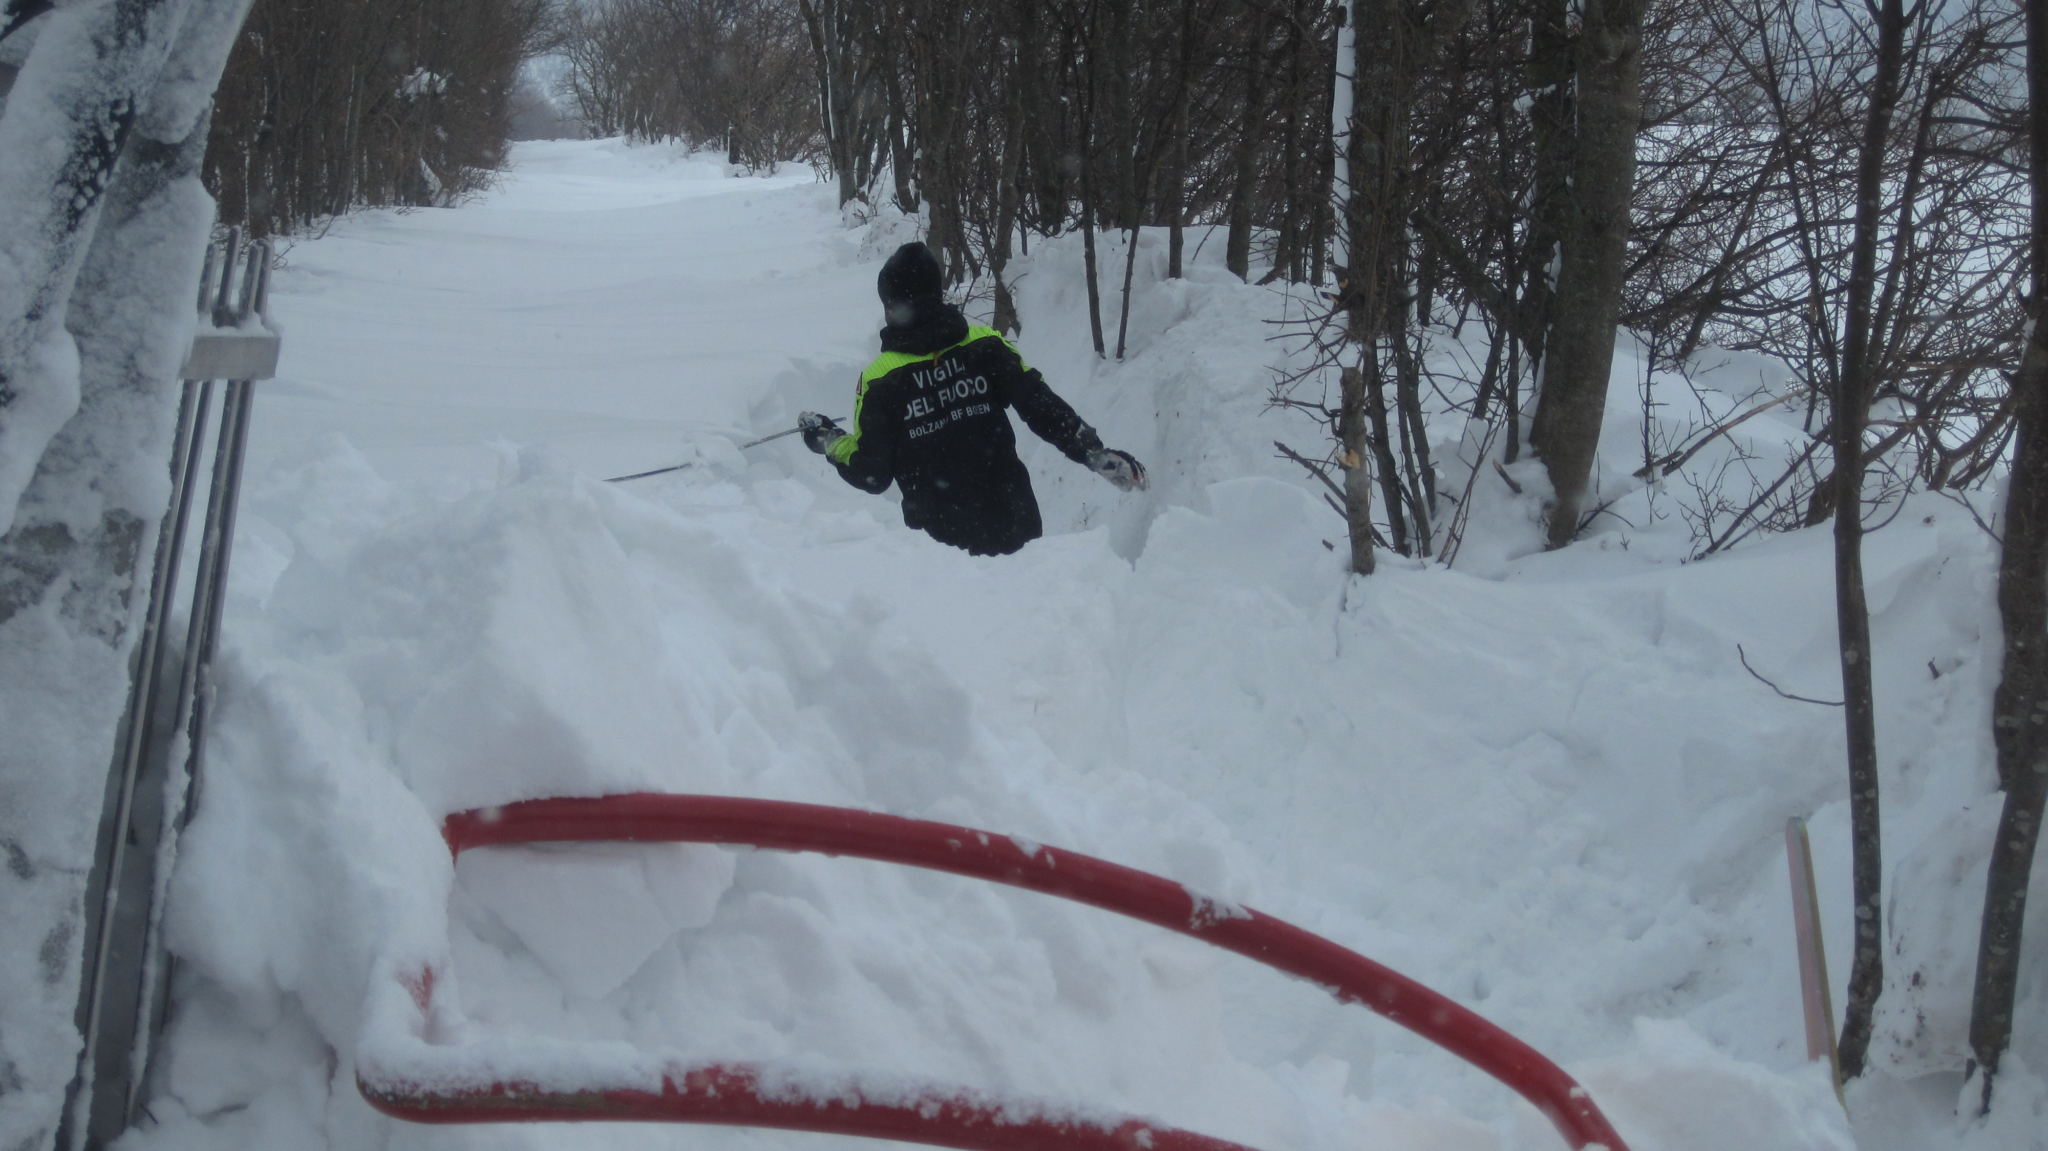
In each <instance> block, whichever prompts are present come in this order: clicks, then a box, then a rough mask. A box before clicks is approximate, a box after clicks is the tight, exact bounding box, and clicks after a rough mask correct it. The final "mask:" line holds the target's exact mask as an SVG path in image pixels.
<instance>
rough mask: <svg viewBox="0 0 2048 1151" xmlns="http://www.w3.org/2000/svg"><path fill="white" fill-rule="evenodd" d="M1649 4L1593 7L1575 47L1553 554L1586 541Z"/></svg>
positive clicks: (1557, 338)
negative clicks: (1583, 523) (1583, 533)
mask: <svg viewBox="0 0 2048 1151" xmlns="http://www.w3.org/2000/svg"><path fill="white" fill-rule="evenodd" d="M1645 3H1646V0H1588V2H1587V3H1586V4H1585V5H1584V6H1583V7H1582V9H1581V10H1580V24H1579V27H1578V29H1577V33H1576V35H1575V36H1574V37H1573V38H1572V40H1571V60H1572V68H1571V73H1572V77H1573V81H1574V85H1575V102H1576V108H1575V124H1576V129H1575V131H1574V132H1573V133H1572V136H1571V139H1570V142H1569V148H1570V157H1571V159H1570V162H1569V164H1568V165H1567V166H1568V168H1569V171H1570V178H1569V181H1568V187H1569V191H1568V193H1566V194H1567V195H1568V197H1569V206H1568V207H1567V208H1564V209H1562V210H1561V211H1560V213H1559V215H1560V217H1561V229H1562V230H1561V231H1560V233H1559V235H1558V251H1559V258H1558V273H1557V284H1556V295H1555V298H1554V299H1553V300H1552V301H1551V308H1552V311H1551V313H1550V315H1549V317H1548V325H1547V332H1546V336H1545V345H1546V347H1545V351H1544V353H1543V359H1542V370H1543V379H1542V386H1541V390H1540V392H1539V394H1538V398H1537V407H1536V417H1535V421H1534V423H1533V424H1532V426H1531V427H1530V431H1529V440H1530V444H1531V446H1533V447H1534V448H1535V449H1536V451H1537V453H1538V454H1539V455H1541V456H1542V457H1543V462H1544V466H1545V467H1546V468H1547V469H1548V471H1549V473H1550V486H1551V491H1552V500H1553V502H1552V505H1551V508H1550V524H1549V534H1548V542H1549V545H1550V546H1551V547H1553V548H1557V547H1563V546H1564V545H1565V544H1567V543H1570V542H1571V540H1572V539H1573V537H1575V536H1577V535H1578V532H1579V526H1580V523H1579V521H1580V516H1581V514H1582V512H1583V509H1584V506H1585V499H1586V486H1587V483H1588V481H1589V480H1590V478H1591V476H1592V472H1593V460H1594V457H1595V455H1596V454H1597V452H1598V450H1599V446H1600V430H1601V427H1602V426H1603V423H1604V420H1605V416H1606V410H1607V377H1608V373H1609V371H1610V370H1611V369H1612V367H1613V363H1614V338H1615V334H1616V323H1617V318H1618V316H1619V313H1620V308H1621V290H1622V277H1623V272H1624V269H1625V268H1626V266H1627V260H1626V255H1627V250H1628V238H1629V197H1630V195H1631V193H1632V192H1633V191H1634V187H1635V158H1636V129H1637V126H1638V124H1639V122H1640V120H1641V115H1642V106H1641V97H1640V88H1641V77H1642V25H1643V8H1644V4H1645Z"/></svg>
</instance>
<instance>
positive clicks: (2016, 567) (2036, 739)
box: [1970, 4, 2048, 1111]
mask: <svg viewBox="0 0 2048 1151" xmlns="http://www.w3.org/2000/svg"><path fill="white" fill-rule="evenodd" d="M2027 56H2028V68H2027V88H2028V92H2027V105H2028V108H2027V117H2028V118H2027V133H2028V137H2029V141H2030V144H2031V154H2030V155H2029V157H2028V175H2029V177H2030V179H2031V181H2032V183H2033V186H2034V206H2033V220H2032V223H2033V231H2034V234H2033V236H2032V238H2031V249H2032V257H2033V258H2032V264H2033V286H2032V291H2031V292H2029V293H2028V299H2027V306H2028V312H2029V323H2028V325H2027V332H2028V338H2027V343H2026V347H2025V349H2024V350H2023V351H2022V353H2021V361H2020V372H2019V378H2018V379H2016V380H2014V381H2013V393H2014V423H2015V425H2016V428H2015V431H2014V434H2013V464H2012V476H2011V479H2010V480H2009V481H2008V486H2007V488H2006V503H2005V540H2004V552H2003V554H2002V555H2001V557H2000V562H1999V567H1998V612H1999V616H2000V619H2001V621H2002V622H2003V626H2004V631H2005V666H2004V670H2003V673H2002V675H2001V678H2000V679H1999V683H1998V689H1997V692H1996V694H1995V695H1994V697H1993V701H1992V703H1993V706H1992V713H1991V714H1992V738H1993V741H1994V743H1995V745H1996V747H1997V749H1998V782H1999V786H2001V787H2002V788H2003V789H2004V790H2005V805H2004V807H2003V809H2002V810H2001V811H2000V813H1999V819H1998V839H1997V840H1996V841H1995V842H1994V843H1993V844H1992V847H1991V868H1990V873H1989V874H1988V875H1987V876H1986V877H1985V883H1984V919H1983V924H1982V927H1981V930H1980V932H1979V936H1978V940H1977V976H1976V987H1975V989H1974V990H1973V992H1972V994H1971V1001H1970V1053H1971V1055H1972V1056H1973V1057H1974V1059H1975V1061H1976V1064H1977V1070H1978V1071H1979V1072H1980V1073H1981V1074H1982V1075H1983V1094H1982V1096H1981V1102H1980V1106H1981V1107H1982V1108H1983V1109H1984V1110H1986V1111H1989V1110H1990V1109H1991V1089H1992V1085H1993V1084H1994V1082H1995V1081H1996V1079H1997V1075H1998V1065H1999V1062H2000V1060H2001V1058H2002V1057H2003V1056H2004V1054H2005V1051H2006V1048H2008V1047H2010V1046H2011V1045H2012V1022H2013V1020H2012V1017H2013V1005H2014V1003H2015V1001H2016V999H2017V996H2018V990H2019V975H2020V944H2021V934H2022V933H2021V929H2022V927H2023V926H2024V925H2025V922H2026V911H2027V884H2028V875H2029V873H2030V872H2031V871H2032V870H2033V865H2034V855H2035V852H2036V851H2037V849H2038V846H2039V843H2040V836H2041V818H2042V808H2043V804H2044V800H2048V588H2044V586H2043V582H2044V580H2048V12H2044V11H2043V9H2042V6H2041V5H2039V4H2030V5H2028V6H2027Z"/></svg>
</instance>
